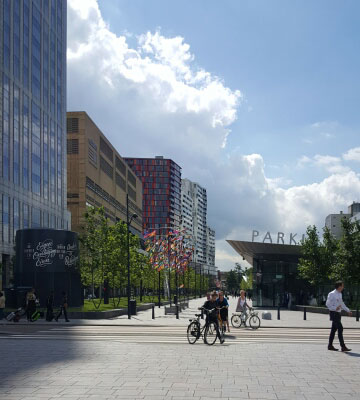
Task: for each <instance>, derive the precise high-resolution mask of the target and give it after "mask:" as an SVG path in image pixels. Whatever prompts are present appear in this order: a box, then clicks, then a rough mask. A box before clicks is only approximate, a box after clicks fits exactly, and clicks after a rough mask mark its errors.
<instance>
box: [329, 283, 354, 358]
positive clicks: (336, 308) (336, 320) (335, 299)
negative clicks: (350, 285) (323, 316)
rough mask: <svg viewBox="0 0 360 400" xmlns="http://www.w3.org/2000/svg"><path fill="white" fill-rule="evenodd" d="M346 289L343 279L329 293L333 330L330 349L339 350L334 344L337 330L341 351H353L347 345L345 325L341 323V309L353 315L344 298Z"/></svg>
mask: <svg viewBox="0 0 360 400" xmlns="http://www.w3.org/2000/svg"><path fill="white" fill-rule="evenodd" d="M343 290H344V283H343V282H342V281H338V282H336V283H335V289H334V290H333V291H332V292H330V293H329V294H328V297H327V300H326V307H327V308H328V309H329V311H330V320H331V321H332V326H331V332H330V337H329V345H328V350H332V351H338V349H336V348H335V347H334V346H333V341H334V338H335V333H336V331H337V332H338V337H339V342H340V346H341V351H351V349H348V348H347V347H346V346H345V342H344V338H343V330H344V328H343V326H342V323H341V310H344V311H346V312H347V313H348V315H349V316H350V317H351V315H352V314H351V311H350V310H349V309H348V308H347V307H346V305H345V303H344V302H343V299H342V294H341V292H342V291H343Z"/></svg>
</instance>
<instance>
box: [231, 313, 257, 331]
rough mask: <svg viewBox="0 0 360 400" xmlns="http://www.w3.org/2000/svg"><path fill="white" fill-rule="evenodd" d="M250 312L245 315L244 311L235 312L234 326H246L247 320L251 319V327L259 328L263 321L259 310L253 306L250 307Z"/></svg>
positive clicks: (232, 320) (232, 322)
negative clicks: (255, 309)
mask: <svg viewBox="0 0 360 400" xmlns="http://www.w3.org/2000/svg"><path fill="white" fill-rule="evenodd" d="M249 310H250V312H249V313H246V314H245V315H244V314H243V313H233V315H232V317H231V325H232V326H233V327H234V328H240V327H241V325H244V326H245V327H246V326H247V325H246V322H247V321H249V325H250V328H251V329H258V328H260V325H261V321H260V318H259V316H258V314H259V313H258V312H257V311H254V309H253V308H249Z"/></svg>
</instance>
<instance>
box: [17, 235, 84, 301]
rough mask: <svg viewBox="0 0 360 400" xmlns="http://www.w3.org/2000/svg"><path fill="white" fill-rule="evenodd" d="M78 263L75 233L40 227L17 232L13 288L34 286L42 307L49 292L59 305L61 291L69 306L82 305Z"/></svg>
mask: <svg viewBox="0 0 360 400" xmlns="http://www.w3.org/2000/svg"><path fill="white" fill-rule="evenodd" d="M78 264H79V244H78V235H77V233H75V232H70V231H64V230H56V229H40V228H39V229H21V230H18V231H17V232H16V260H15V270H14V283H15V288H14V290H15V291H16V289H17V288H21V287H34V288H35V290H36V294H37V298H38V299H39V301H40V305H41V306H42V307H43V306H45V304H46V299H47V297H48V296H49V294H50V292H51V291H53V292H54V304H55V306H57V305H59V304H60V301H61V299H62V292H63V291H65V292H66V293H67V295H68V302H69V306H73V307H74V306H75V307H76V306H80V305H82V304H83V298H82V290H81V288H82V286H81V279H80V273H79V268H78Z"/></svg>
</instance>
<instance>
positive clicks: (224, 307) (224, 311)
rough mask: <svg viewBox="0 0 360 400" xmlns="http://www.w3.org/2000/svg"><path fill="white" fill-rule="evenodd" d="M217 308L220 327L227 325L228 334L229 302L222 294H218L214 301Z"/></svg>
mask: <svg viewBox="0 0 360 400" xmlns="http://www.w3.org/2000/svg"><path fill="white" fill-rule="evenodd" d="M216 304H217V307H218V308H219V309H220V315H219V317H220V318H219V320H220V327H222V326H223V324H226V325H227V329H228V332H229V333H230V326H229V318H228V317H229V310H228V309H229V302H228V300H227V298H226V297H225V296H224V293H223V292H219V298H218V299H217V300H216Z"/></svg>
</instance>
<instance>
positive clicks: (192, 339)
mask: <svg viewBox="0 0 360 400" xmlns="http://www.w3.org/2000/svg"><path fill="white" fill-rule="evenodd" d="M201 309H202V310H204V311H205V313H211V312H213V311H214V310H216V309H214V310H211V311H209V310H206V309H204V308H201ZM195 317H196V319H189V321H190V324H189V325H188V328H187V340H188V342H189V343H190V344H195V343H196V342H197V341H198V339H199V338H200V336H202V338H203V340H204V343H206V344H207V345H209V346H212V345H213V344H214V343H215V342H216V339H217V333H216V324H215V322H213V321H209V318H206V323H205V325H204V326H201V323H200V317H201V314H195ZM222 340H223V338H222Z"/></svg>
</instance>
